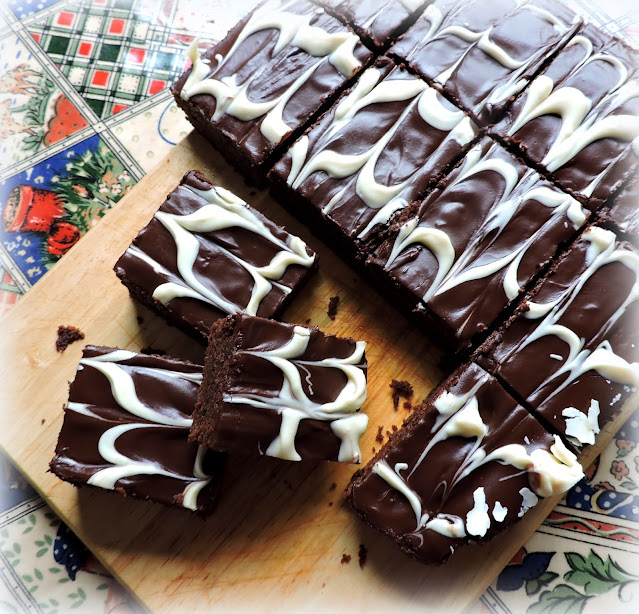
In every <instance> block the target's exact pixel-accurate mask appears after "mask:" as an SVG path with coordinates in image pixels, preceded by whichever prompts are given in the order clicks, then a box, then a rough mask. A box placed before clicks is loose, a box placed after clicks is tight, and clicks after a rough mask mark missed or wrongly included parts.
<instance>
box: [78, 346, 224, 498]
mask: <svg viewBox="0 0 639 614" xmlns="http://www.w3.org/2000/svg"><path fill="white" fill-rule="evenodd" d="M135 356H136V354H135V353H133V352H129V351H127V350H116V351H113V352H109V353H107V354H101V355H98V356H93V357H91V358H83V359H82V360H81V361H80V367H79V368H86V367H90V368H93V369H95V370H96V371H98V372H99V373H101V374H102V375H104V377H105V378H106V379H107V380H108V382H109V384H110V386H111V394H112V395H113V399H114V401H115V403H117V405H118V406H119V407H120V408H121V410H122V412H123V413H125V414H128V415H127V420H133V421H132V422H124V423H122V424H117V425H116V426H112V427H110V428H108V429H107V430H105V431H104V433H102V435H101V436H100V439H99V441H98V452H99V454H100V456H101V457H102V458H103V459H104V464H105V465H109V466H107V467H105V468H104V469H100V470H99V471H97V472H96V473H94V474H93V475H91V477H90V478H89V479H88V480H87V484H90V485H92V486H97V487H99V488H104V489H107V490H114V489H115V487H116V484H117V482H118V481H119V480H122V479H125V478H130V477H135V476H145V475H148V476H152V475H158V476H165V477H168V478H173V479H175V480H178V481H180V482H184V483H185V487H184V491H183V493H182V496H181V497H180V498H179V503H180V505H182V506H183V507H185V508H187V509H190V510H196V509H197V507H198V495H199V493H200V492H201V491H202V489H203V488H205V487H206V486H207V485H208V484H209V483H210V481H211V479H212V478H211V476H209V475H207V474H206V473H205V472H204V469H203V466H202V462H203V459H204V454H205V450H204V448H202V447H198V450H197V453H196V456H195V461H194V465H193V471H192V474H191V475H182V474H178V473H175V472H174V471H170V470H168V469H165V468H163V467H162V466H161V465H160V463H159V462H156V461H154V460H153V459H148V460H137V459H133V458H130V457H128V456H126V455H125V454H123V453H122V452H120V451H119V450H118V449H117V443H118V439H119V438H120V437H122V436H123V435H126V434H127V433H129V432H131V431H136V430H148V431H152V430H158V429H160V430H163V431H167V432H168V431H170V430H178V431H179V432H181V434H182V435H183V437H184V441H185V442H186V441H187V439H188V434H189V429H190V427H191V424H192V422H193V421H192V419H191V417H190V416H188V415H184V414H180V415H179V416H178V415H168V414H166V413H162V412H160V411H158V410H157V409H155V408H153V407H150V406H148V405H146V404H145V403H144V402H143V401H141V400H140V398H139V397H138V394H137V391H136V387H135V382H134V380H133V378H132V376H131V374H130V372H129V370H127V369H126V368H123V366H121V365H120V364H119V363H121V362H123V361H126V360H130V359H131V358H133V357H135ZM133 369H134V371H135V372H136V373H140V374H143V375H145V376H151V377H155V378H158V385H162V380H166V379H169V380H171V379H181V380H185V381H188V382H192V383H193V384H195V385H197V386H199V385H200V383H201V382H202V374H201V373H198V372H195V373H188V372H187V373H184V372H181V371H172V370H170V369H162V368H151V367H141V366H136V367H134V368H133ZM94 409H95V410H97V409H98V408H93V406H91V405H87V404H85V403H79V402H69V403H68V404H67V411H70V412H75V413H78V414H82V415H85V416H88V417H90V418H92V419H93V420H96V421H106V418H104V417H102V416H101V415H100V414H99V413H98V412H97V411H95V410H94ZM177 413H178V412H176V414H177ZM135 418H142V419H143V420H144V422H135ZM67 460H70V459H67ZM74 463H75V464H77V465H83V464H82V463H79V462H75V461H74ZM83 466H86V465H83Z"/></svg>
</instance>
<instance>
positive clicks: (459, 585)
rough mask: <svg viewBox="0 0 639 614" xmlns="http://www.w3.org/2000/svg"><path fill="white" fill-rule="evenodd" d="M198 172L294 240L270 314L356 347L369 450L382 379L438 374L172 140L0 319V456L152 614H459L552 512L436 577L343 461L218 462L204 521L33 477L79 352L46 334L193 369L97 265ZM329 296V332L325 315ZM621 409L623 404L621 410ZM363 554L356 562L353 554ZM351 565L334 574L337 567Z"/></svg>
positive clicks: (45, 455) (253, 194) (192, 145)
mask: <svg viewBox="0 0 639 614" xmlns="http://www.w3.org/2000/svg"><path fill="white" fill-rule="evenodd" d="M191 168H197V169H200V170H202V171H203V172H204V173H205V174H206V175H207V176H209V177H211V178H212V179H213V180H215V181H217V182H218V183H220V184H221V185H223V186H225V187H227V188H229V189H231V190H232V191H234V192H236V193H237V194H238V195H239V196H241V197H242V198H244V199H245V200H247V201H248V202H250V203H251V204H252V205H253V206H255V207H256V208H257V209H259V210H260V211H262V212H263V213H265V214H266V215H267V216H268V217H270V218H272V219H274V220H275V221H276V222H277V223H279V224H283V225H285V226H286V227H287V228H288V230H290V231H291V232H293V233H295V234H298V235H300V236H302V238H304V240H305V241H307V242H308V244H309V245H310V246H311V247H312V248H313V249H314V250H316V251H317V252H318V253H319V254H320V259H321V260H320V272H319V274H318V275H317V276H316V277H315V278H314V279H313V280H312V281H311V282H310V283H309V285H308V287H307V290H306V291H305V293H304V294H303V296H301V297H299V299H298V300H296V301H295V303H294V305H292V306H291V308H290V309H289V310H288V311H287V312H286V313H285V314H284V319H285V320H286V321H288V322H296V323H301V324H303V323H305V322H306V321H307V320H308V319H309V318H310V321H311V324H312V325H317V326H319V327H320V328H322V329H324V330H326V331H327V332H330V333H335V334H339V335H347V336H352V337H354V338H356V339H364V340H366V341H367V342H368V347H367V350H366V353H367V357H368V361H369V368H370V370H369V387H368V400H367V401H366V405H365V406H364V410H365V411H366V412H367V413H368V414H369V416H370V427H369V431H368V433H367V434H366V435H365V437H364V439H363V442H362V450H363V453H364V460H365V461H366V460H368V459H369V458H370V457H371V455H372V449H373V447H377V448H379V446H380V444H379V443H378V442H377V441H376V435H377V432H378V427H379V426H382V427H383V429H382V430H383V432H385V431H386V430H390V429H391V426H392V425H393V424H395V425H400V424H401V423H402V421H403V420H404V418H405V417H406V416H407V415H408V412H407V410H405V409H403V408H402V407H401V403H400V409H399V410H397V411H396V410H394V408H393V403H392V398H391V391H390V388H389V384H390V382H391V379H393V378H395V379H405V380H408V381H410V382H412V384H413V386H414V387H415V397H414V399H413V401H415V402H417V401H419V400H421V399H423V398H424V397H425V396H426V394H427V393H428V392H429V391H430V390H431V389H432V388H433V387H434V386H435V384H437V382H438V381H440V380H441V378H442V375H443V373H442V371H441V369H440V367H439V361H440V359H441V356H442V354H441V352H440V351H439V350H438V349H437V348H436V347H435V346H433V345H432V344H431V343H430V342H429V341H428V339H427V338H426V337H425V336H424V335H423V334H421V333H420V332H419V331H417V330H416V329H415V328H414V327H413V326H412V325H411V324H409V322H408V321H407V320H406V319H405V318H403V317H402V316H401V315H399V313H398V312H396V311H395V309H394V308H393V307H392V305H391V304H390V303H389V302H388V301H386V300H385V299H384V298H383V297H382V296H381V295H379V294H378V293H377V292H376V291H375V289H374V288H372V287H371V286H369V285H368V284H367V283H365V282H364V281H362V280H361V279H360V278H359V277H358V276H357V274H355V273H354V272H353V271H352V270H351V269H350V268H349V267H348V266H346V265H345V264H344V263H342V262H341V261H340V260H339V259H338V258H337V257H336V256H335V255H334V254H333V252H332V251H331V250H330V249H328V248H327V247H326V246H325V245H323V244H322V243H321V242H319V241H318V240H317V239H315V238H314V237H313V236H312V235H311V233H310V232H309V231H308V229H307V228H305V227H304V226H302V225H301V224H300V223H298V222H297V221H296V220H294V219H293V218H292V217H291V216H289V215H288V214H286V213H285V212H284V210H283V209H282V208H281V207H280V206H279V205H278V204H277V203H275V202H274V201H273V200H272V199H271V198H269V196H268V195H267V194H266V193H265V192H261V191H257V190H251V189H250V188H248V187H247V186H245V185H244V183H243V182H242V179H241V178H240V177H239V175H237V174H236V173H235V172H234V171H233V170H232V169H231V168H230V167H229V166H228V165H227V164H226V163H225V161H224V160H223V159H222V157H221V156H220V155H219V154H217V153H216V152H215V151H214V150H213V149H212V148H210V146H209V145H208V144H207V143H205V142H204V141H203V140H202V139H201V138H200V137H199V136H197V135H196V134H191V135H190V136H189V137H187V138H186V139H185V140H184V141H182V142H181V143H180V144H179V145H177V146H176V147H175V148H174V149H173V150H172V151H171V153H170V154H169V156H168V157H167V158H166V159H164V160H163V161H162V162H161V163H159V164H158V165H157V167H156V168H155V170H153V171H152V172H151V173H149V174H148V175H147V176H146V177H145V178H144V179H143V180H142V181H140V183H139V184H138V185H137V186H136V187H135V188H134V189H133V191H132V192H131V193H130V194H128V195H127V196H126V197H125V198H124V199H123V200H122V201H121V202H120V203H119V204H118V205H117V207H116V208H115V209H114V210H113V211H111V212H109V213H108V214H107V215H106V216H105V218H104V219H103V220H102V221H101V222H100V224H99V225H98V226H97V227H96V228H95V229H93V230H92V231H91V233H89V235H88V236H87V237H85V238H84V239H83V240H81V241H80V242H79V243H78V244H77V245H76V246H75V247H74V248H73V249H72V250H71V251H70V252H69V254H67V255H66V256H65V257H64V258H63V259H62V261H61V262H60V263H59V264H58V265H56V266H55V267H54V268H53V270H52V271H50V272H49V273H47V275H46V276H45V277H44V278H43V279H42V280H41V281H40V282H38V284H37V285H36V286H35V288H33V290H31V291H30V292H29V293H28V294H27V296H25V298H23V299H22V300H21V301H20V303H19V304H18V305H17V306H16V307H15V308H14V309H13V310H12V311H11V312H10V313H9V315H8V316H7V317H6V318H5V319H4V320H3V322H2V333H1V335H0V344H1V345H0V351H1V352H2V356H3V357H4V366H3V368H2V375H1V376H0V402H1V404H2V405H1V407H2V410H3V411H2V419H3V424H2V428H1V429H0V445H2V446H3V448H4V449H5V450H6V452H7V453H8V454H9V456H10V457H11V458H12V459H13V460H14V461H15V463H16V464H17V465H18V466H19V467H20V468H21V469H22V471H23V472H24V473H25V474H26V476H27V477H28V478H29V480H30V481H31V482H32V484H33V485H34V486H35V488H36V489H37V490H38V491H39V492H40V493H41V494H42V496H43V497H44V498H45V499H46V500H47V502H48V503H49V504H50V505H51V507H53V508H54V510H55V511H56V512H57V513H58V514H59V515H60V516H61V517H62V518H63V520H64V521H65V522H66V523H67V524H68V525H69V526H70V527H71V528H72V529H73V530H74V531H75V532H76V533H77V535H78V536H79V537H80V539H82V540H83V541H84V543H85V544H86V545H87V546H88V547H89V548H90V549H91V550H92V551H93V552H94V553H95V554H96V556H97V557H98V558H99V559H100V560H101V561H102V562H103V563H104V565H105V566H106V567H107V568H108V569H109V570H111V571H112V572H113V573H114V574H115V575H116V576H117V578H118V579H119V580H120V581H121V582H122V583H123V584H125V585H126V586H127V587H128V588H129V589H130V590H131V591H132V592H133V593H134V594H135V595H137V597H138V598H139V599H140V600H141V601H142V602H143V603H144V604H145V605H146V606H148V608H149V609H150V610H151V611H153V612H158V613H160V612H171V613H176V612H193V611H197V612H203V611H206V612H227V611H229V609H230V608H233V610H234V611H235V612H244V611H246V612H253V613H255V612H280V611H282V610H283V609H284V608H287V609H288V610H289V611H292V612H296V613H299V612H318V611H327V612H344V611H348V612H354V613H356V612H362V613H364V612H366V613H367V614H368V613H370V612H389V611H393V612H402V613H403V612H413V611H415V612H424V611H429V612H431V611H434V612H461V611H465V610H467V609H468V608H469V607H471V606H472V605H473V604H474V603H475V602H476V600H477V599H478V598H479V596H480V595H481V594H482V592H483V591H484V590H485V589H486V587H487V586H488V585H489V584H490V583H491V582H492V581H493V580H494V579H495V577H496V576H497V574H498V573H499V572H500V571H501V569H502V568H503V567H504V566H505V565H506V564H507V563H508V561H509V560H510V558H511V557H512V555H513V554H514V553H515V552H516V551H517V550H518V549H519V548H520V547H521V546H522V545H523V544H524V542H525V541H526V539H527V538H528V537H529V536H530V535H531V534H532V533H533V531H534V530H535V528H536V527H537V526H538V525H539V524H540V523H541V522H542V520H543V519H544V518H545V517H546V516H547V515H548V513H549V512H550V511H551V510H552V508H553V507H554V506H555V505H556V503H557V502H558V498H554V499H553V500H544V501H543V502H542V503H541V504H540V505H538V506H537V507H536V508H535V509H533V510H532V511H531V512H529V513H528V514H526V516H525V518H524V519H523V521H522V522H520V523H519V525H518V526H516V527H514V528H512V529H511V530H509V531H507V532H506V533H505V534H503V535H502V536H501V537H500V538H498V539H496V540H494V541H493V542H492V543H490V544H488V545H486V546H483V547H482V548H481V549H478V548H464V549H462V550H461V551H460V552H459V553H458V554H456V555H455V556H454V557H452V558H451V560H450V561H449V563H448V564H447V565H445V566H444V567H440V568H429V567H425V566H423V565H421V564H419V563H417V562H414V561H412V560H410V559H409V558H407V557H406V556H404V555H403V554H401V553H400V552H399V551H398V550H397V549H396V547H395V546H394V544H392V543H391V542H390V541H389V540H388V539H387V538H385V537H383V536H381V535H380V534H377V533H376V532H374V531H372V530H370V529H368V528H367V527H364V526H363V525H362V523H361V522H360V521H359V520H358V519H357V518H356V517H355V516H354V514H352V513H351V512H350V510H349V509H348V508H347V507H346V506H345V505H343V503H342V492H343V490H344V488H345V486H346V485H347V483H348V481H349V479H350V476H351V475H352V473H353V471H354V467H353V466H347V465H338V464H333V463H322V464H319V465H313V464H310V465H307V464H303V463H288V462H285V461H279V460H276V459H270V458H256V459H248V460H247V459H241V458H231V459H230V462H229V464H228V470H227V473H226V474H225V486H224V492H223V497H222V500H221V501H220V504H219V507H218V509H217V511H216V512H215V513H214V514H213V516H212V517H210V518H208V519H207V520H206V521H204V520H201V519H199V518H197V517H194V516H192V515H191V514H189V513H188V512H186V511H183V510H176V509H165V508H163V507H161V506H159V505H154V504H148V503H144V502H140V501H132V500H125V499H122V498H120V497H119V496H116V495H114V494H113V493H110V492H102V491H98V490H94V489H79V490H78V489H75V488H73V487H72V486H70V485H68V484H66V483H63V482H61V481H59V480H58V479H57V478H56V477H55V476H53V475H52V474H50V473H48V472H47V469H48V463H49V460H50V459H51V457H52V455H53V451H54V447H55V443H56V439H57V435H58V431H59V429H60V426H61V424H62V405H63V403H64V402H65V401H66V395H67V381H69V380H71V379H73V377H74V372H75V369H76V365H77V363H78V361H79V359H80V355H81V349H82V343H76V344H74V345H72V346H70V347H69V348H68V349H67V350H66V352H64V353H63V354H59V353H57V352H56V351H55V340H56V330H57V327H58V325H60V324H64V325H73V326H77V327H79V328H80V329H81V330H82V331H84V333H85V334H86V339H85V341H86V343H92V344H98V345H109V346H119V347H125V348H129V349H132V350H139V349H141V348H143V347H146V346H152V347H154V348H159V349H162V350H166V351H168V352H169V353H171V354H173V355H176V356H183V357H186V358H191V359H197V358H198V356H201V355H202V349H201V348H200V347H199V346H198V345H197V344H196V343H195V342H193V341H191V340H190V339H188V338H186V337H185V336H184V335H183V334H182V333H180V332H179V331H176V330H174V329H171V328H169V327H167V326H165V325H164V324H163V322H162V321H160V320H159V319H158V318H157V317H155V316H154V315H152V314H151V313H150V312H148V311H146V310H145V309H143V308H141V307H138V306H137V305H136V304H135V303H134V302H133V301H132V300H131V299H130V298H129V295H128V293H127V291H126V289H125V288H124V287H123V286H122V285H121V284H120V282H119V281H118V280H117V279H116V277H115V275H114V273H113V271H112V267H113V264H114V263H115V261H116V260H117V258H118V257H119V256H120V254H121V253H122V252H123V251H124V250H125V249H126V248H127V246H128V245H129V243H130V242H131V240H132V239H133V237H134V236H135V234H136V233H137V231H138V230H139V229H140V228H141V227H143V226H144V225H145V224H146V223H147V222H148V220H149V219H150V218H151V217H152V215H153V213H154V211H155V210H156V209H157V207H158V206H159V205H160V204H161V203H162V202H163V200H164V198H165V196H166V194H167V193H168V192H170V191H171V189H172V188H174V187H175V186H176V185H177V183H178V182H179V180H180V178H181V177H182V175H183V174H184V172H186V171H187V170H189V169H191ZM332 296H339V297H340V303H339V312H338V315H337V318H336V319H335V321H331V320H330V319H329V318H328V316H327V315H326V310H327V306H328V301H329V298H330V297H332ZM633 401H634V402H633ZM636 401H637V399H636V398H635V399H632V400H631V402H629V403H628V404H627V405H626V407H625V408H624V409H625V411H623V412H622V415H620V416H619V418H618V420H616V421H615V423H613V424H610V425H608V427H607V428H606V429H605V431H606V432H604V433H602V435H601V437H600V443H599V445H598V446H597V448H596V449H594V448H593V449H590V450H588V451H587V452H586V454H584V457H585V460H586V461H587V462H588V463H589V462H591V461H592V460H593V459H594V458H595V456H596V455H597V454H598V452H599V451H600V450H601V449H603V447H605V445H606V444H607V443H608V442H609V441H610V439H611V437H612V435H613V434H614V432H616V430H618V428H619V427H620V426H621V425H622V424H623V422H624V421H625V420H626V419H627V417H628V416H629V415H630V413H631V412H632V408H633V407H636V405H637V402H636ZM360 548H361V549H362V550H365V551H366V552H367V554H368V556H367V559H366V562H365V564H362V565H360V564H359V561H358V552H359V551H360ZM344 554H346V555H350V556H351V557H352V559H351V560H350V562H349V563H342V562H341V561H342V556H343V555H344Z"/></svg>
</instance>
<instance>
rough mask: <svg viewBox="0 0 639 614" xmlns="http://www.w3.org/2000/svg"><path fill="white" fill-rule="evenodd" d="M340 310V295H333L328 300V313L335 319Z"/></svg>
mask: <svg viewBox="0 0 639 614" xmlns="http://www.w3.org/2000/svg"><path fill="white" fill-rule="evenodd" d="M338 310H339V296H331V298H330V299H329V301H328V311H327V312H326V315H327V316H328V317H329V318H330V319H331V320H334V319H335V318H336V317H337V312H338Z"/></svg>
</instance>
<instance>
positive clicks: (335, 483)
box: [328, 482, 337, 491]
mask: <svg viewBox="0 0 639 614" xmlns="http://www.w3.org/2000/svg"><path fill="white" fill-rule="evenodd" d="M336 488H337V482H333V483H332V484H331V485H330V486H329V487H328V490H329V491H330V490H335V489H336Z"/></svg>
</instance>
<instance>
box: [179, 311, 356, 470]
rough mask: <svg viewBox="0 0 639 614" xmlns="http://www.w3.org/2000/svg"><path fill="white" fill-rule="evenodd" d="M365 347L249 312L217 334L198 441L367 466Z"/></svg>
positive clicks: (197, 415) (196, 422) (197, 423)
mask: <svg viewBox="0 0 639 614" xmlns="http://www.w3.org/2000/svg"><path fill="white" fill-rule="evenodd" d="M364 347H365V343H364V342H363V341H354V340H353V339H349V338H342V337H335V336H334V335H325V334H324V333H322V332H321V331H319V330H318V329H317V328H306V327H303V326H296V325H293V324H283V323H280V322H275V321H273V320H265V319H262V318H256V317H253V316H247V315H236V316H229V317H227V318H226V319H224V320H221V321H220V322H218V323H217V324H215V325H214V326H213V327H212V329H211V335H210V338H209V345H208V349H207V351H206V358H205V363H204V381H203V384H202V388H201V389H200V394H199V401H198V405H197V407H196V409H195V412H194V414H193V429H192V431H191V440H192V441H198V442H199V443H201V444H203V445H206V446H208V447H209V448H213V449H215V450H221V451H229V452H231V451H232V452H240V453H245V454H260V455H267V456H274V457H277V458H282V459H286V460H293V461H299V460H307V459H311V460H339V461H343V462H353V463H359V462H360V459H361V453H360V450H359V439H360V437H361V435H362V434H363V433H364V431H365V429H366V426H367V423H368V417H367V416H366V414H364V413H361V412H360V411H359V410H360V407H361V406H362V404H363V403H364V400H365V399H366V371H367V364H366V357H365V355H364Z"/></svg>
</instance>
